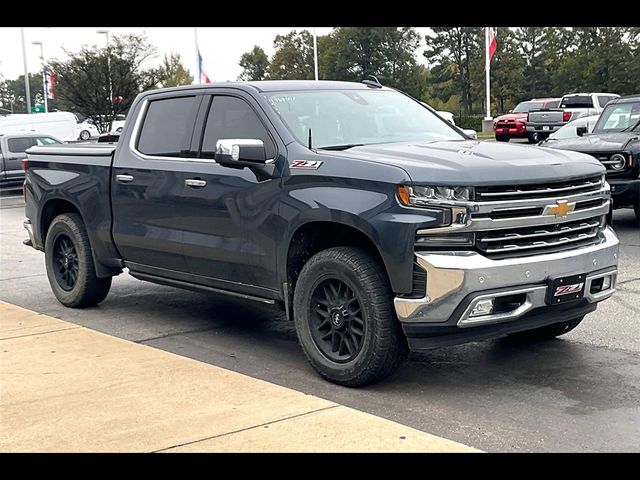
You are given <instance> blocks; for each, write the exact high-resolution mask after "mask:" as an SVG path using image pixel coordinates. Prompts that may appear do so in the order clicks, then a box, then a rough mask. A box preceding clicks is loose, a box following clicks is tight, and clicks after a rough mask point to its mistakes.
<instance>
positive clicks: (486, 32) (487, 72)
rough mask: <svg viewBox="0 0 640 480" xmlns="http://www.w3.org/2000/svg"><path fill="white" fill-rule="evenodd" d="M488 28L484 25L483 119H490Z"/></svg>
mask: <svg viewBox="0 0 640 480" xmlns="http://www.w3.org/2000/svg"><path fill="white" fill-rule="evenodd" d="M489 28H490V27H484V46H485V48H484V50H485V67H484V71H485V75H486V80H485V84H486V87H487V117H486V118H485V120H491V93H490V92H491V85H490V82H491V70H490V68H491V59H490V57H489Z"/></svg>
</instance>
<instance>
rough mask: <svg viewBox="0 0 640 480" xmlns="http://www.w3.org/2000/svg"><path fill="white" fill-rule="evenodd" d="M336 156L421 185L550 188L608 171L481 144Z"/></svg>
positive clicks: (368, 148) (574, 156)
mask: <svg viewBox="0 0 640 480" xmlns="http://www.w3.org/2000/svg"><path fill="white" fill-rule="evenodd" d="M331 153H332V154H335V155H334V156H336V157H346V158H355V159H358V160H366V161H372V162H376V163H382V164H386V165H394V166H397V167H400V168H402V169H404V170H405V171H406V172H407V173H408V174H409V176H410V177H411V180H412V181H413V182H416V183H429V182H432V183H434V184H445V185H463V186H464V185H474V186H480V185H503V184H523V183H544V182H552V181H559V180H560V181H561V180H563V179H567V180H570V179H573V178H580V177H585V176H589V175H597V174H602V173H604V172H605V169H604V167H603V166H602V165H601V164H600V162H599V161H598V160H596V159H595V158H593V157H591V156H589V155H584V154H581V153H576V152H567V151H562V150H550V149H547V148H540V147H534V146H526V145H517V144H514V145H510V144H504V143H498V142H481V141H477V140H461V141H446V142H432V143H389V144H378V145H365V146H362V147H353V148H350V149H349V150H345V151H342V152H331Z"/></svg>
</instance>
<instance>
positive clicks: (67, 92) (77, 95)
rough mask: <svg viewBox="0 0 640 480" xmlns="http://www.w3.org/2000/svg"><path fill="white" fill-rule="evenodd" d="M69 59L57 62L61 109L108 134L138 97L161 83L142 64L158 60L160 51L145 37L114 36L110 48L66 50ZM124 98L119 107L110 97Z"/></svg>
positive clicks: (154, 70)
mask: <svg viewBox="0 0 640 480" xmlns="http://www.w3.org/2000/svg"><path fill="white" fill-rule="evenodd" d="M65 53H66V54H67V55H68V57H69V58H68V60H65V61H61V60H57V61H53V62H51V65H52V67H53V69H54V70H55V72H56V96H57V98H58V103H59V108H60V109H63V110H69V111H75V112H78V113H80V114H82V115H84V116H86V117H88V118H90V119H91V120H93V121H94V123H96V125H97V126H98V129H99V130H100V131H105V130H106V129H108V128H109V126H110V125H111V122H112V121H113V120H114V119H115V117H116V115H118V114H119V113H125V112H126V111H128V109H129V107H130V106H131V104H132V103H133V100H134V99H135V97H136V95H137V94H138V93H140V92H142V91H144V90H148V89H151V88H155V86H156V85H157V84H158V75H157V70H156V69H150V70H144V69H142V68H141V64H142V63H143V62H144V61H146V60H148V59H149V58H152V57H155V55H156V49H155V47H153V46H152V45H150V44H149V42H148V41H147V38H146V36H145V35H122V36H118V37H114V38H113V40H112V41H111V42H110V44H109V47H108V48H96V47H92V48H89V47H83V48H82V49H81V50H80V51H79V52H77V53H72V52H69V51H66V50H65ZM110 84H111V88H112V93H113V98H114V99H115V98H116V97H122V102H120V103H119V104H118V103H116V102H112V101H111V99H110V98H109V93H110V91H109V85H110Z"/></svg>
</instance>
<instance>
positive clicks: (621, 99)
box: [609, 93, 640, 103]
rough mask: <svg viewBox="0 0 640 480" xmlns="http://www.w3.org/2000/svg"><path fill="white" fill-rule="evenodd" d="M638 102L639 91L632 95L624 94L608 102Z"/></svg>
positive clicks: (639, 98) (639, 100) (639, 99)
mask: <svg viewBox="0 0 640 480" xmlns="http://www.w3.org/2000/svg"><path fill="white" fill-rule="evenodd" d="M634 102H640V93H635V94H633V95H625V96H624V97H618V98H614V99H613V100H611V101H610V102H609V103H634Z"/></svg>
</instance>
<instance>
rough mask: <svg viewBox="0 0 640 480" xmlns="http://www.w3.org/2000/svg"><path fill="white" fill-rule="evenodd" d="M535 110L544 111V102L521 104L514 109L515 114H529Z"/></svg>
mask: <svg viewBox="0 0 640 480" xmlns="http://www.w3.org/2000/svg"><path fill="white" fill-rule="evenodd" d="M533 110H542V102H521V103H519V104H518V105H517V106H516V108H514V109H513V113H528V112H532V111H533Z"/></svg>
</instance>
